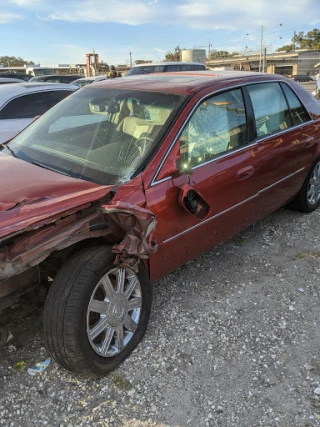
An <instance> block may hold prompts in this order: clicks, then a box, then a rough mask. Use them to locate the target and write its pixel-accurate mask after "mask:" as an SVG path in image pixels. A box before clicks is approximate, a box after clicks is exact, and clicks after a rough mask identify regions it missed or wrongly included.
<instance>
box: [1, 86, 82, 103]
mask: <svg viewBox="0 0 320 427" xmlns="http://www.w3.org/2000/svg"><path fill="white" fill-rule="evenodd" d="M77 89H79V88H78V87H77V86H72V85H68V84H66V83H40V82H39V83H27V82H24V83H12V84H7V85H6V84H4V85H0V104H3V103H4V102H6V101H7V100H8V99H11V98H14V97H15V96H19V95H23V94H25V93H35V92H41V91H43V90H46V91H48V90H69V91H74V90H77Z"/></svg>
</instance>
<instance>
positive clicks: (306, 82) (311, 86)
mask: <svg viewBox="0 0 320 427" xmlns="http://www.w3.org/2000/svg"><path fill="white" fill-rule="evenodd" d="M291 79H292V80H294V81H296V82H298V83H299V84H300V85H301V86H302V87H303V88H304V89H305V90H307V91H308V92H309V93H311V94H315V91H316V80H315V79H314V78H313V77H310V76H307V75H303V74H298V75H293V76H291Z"/></svg>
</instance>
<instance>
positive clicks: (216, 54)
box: [210, 50, 239, 59]
mask: <svg viewBox="0 0 320 427" xmlns="http://www.w3.org/2000/svg"><path fill="white" fill-rule="evenodd" d="M234 55H239V53H238V52H232V53H230V52H228V51H227V50H212V51H211V53H210V59H221V58H230V57H231V56H234Z"/></svg>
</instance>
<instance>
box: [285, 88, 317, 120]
mask: <svg viewBox="0 0 320 427" xmlns="http://www.w3.org/2000/svg"><path fill="white" fill-rule="evenodd" d="M281 86H282V89H283V91H284V93H285V96H286V98H287V101H288V104H289V107H290V110H291V117H292V124H293V125H299V124H301V123H305V122H308V121H309V120H311V119H310V116H309V114H308V112H307V110H306V109H305V108H304V106H303V105H302V104H301V102H300V100H299V98H298V97H297V95H296V94H295V93H294V92H293V90H292V89H290V88H289V86H288V85H286V84H284V83H283V84H281Z"/></svg>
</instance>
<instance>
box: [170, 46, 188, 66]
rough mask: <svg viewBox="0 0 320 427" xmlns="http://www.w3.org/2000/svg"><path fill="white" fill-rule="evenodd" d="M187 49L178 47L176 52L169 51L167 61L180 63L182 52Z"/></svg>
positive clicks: (175, 49)
mask: <svg viewBox="0 0 320 427" xmlns="http://www.w3.org/2000/svg"><path fill="white" fill-rule="evenodd" d="M184 49H185V48H183V49H181V47H180V46H176V47H175V48H174V51H171V50H169V51H168V52H166V53H165V61H172V62H179V61H181V51H182V50H184Z"/></svg>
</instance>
